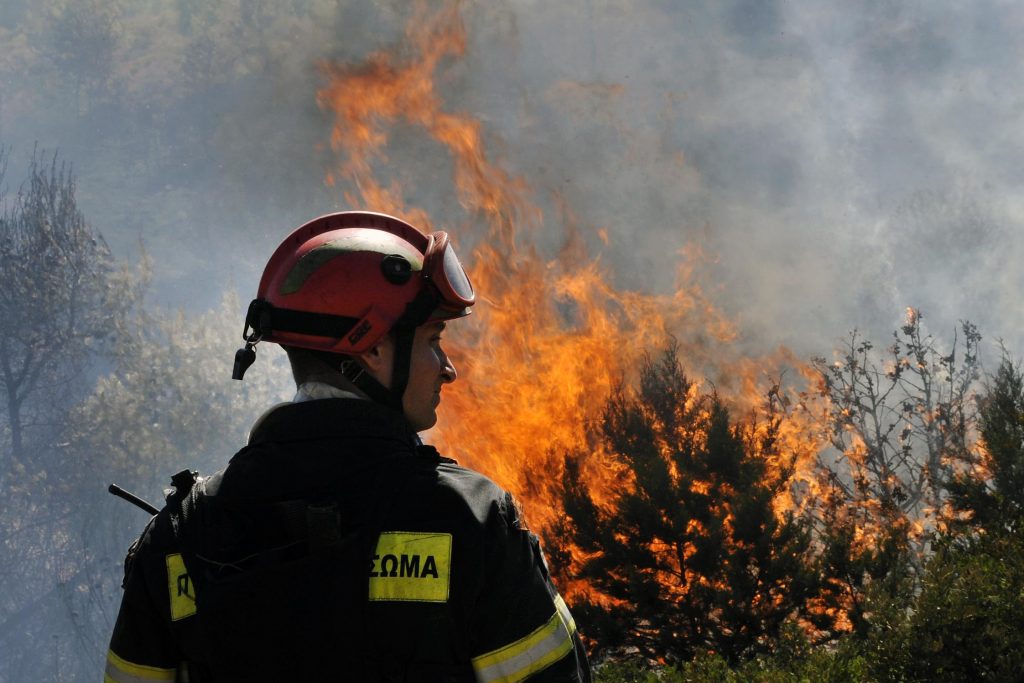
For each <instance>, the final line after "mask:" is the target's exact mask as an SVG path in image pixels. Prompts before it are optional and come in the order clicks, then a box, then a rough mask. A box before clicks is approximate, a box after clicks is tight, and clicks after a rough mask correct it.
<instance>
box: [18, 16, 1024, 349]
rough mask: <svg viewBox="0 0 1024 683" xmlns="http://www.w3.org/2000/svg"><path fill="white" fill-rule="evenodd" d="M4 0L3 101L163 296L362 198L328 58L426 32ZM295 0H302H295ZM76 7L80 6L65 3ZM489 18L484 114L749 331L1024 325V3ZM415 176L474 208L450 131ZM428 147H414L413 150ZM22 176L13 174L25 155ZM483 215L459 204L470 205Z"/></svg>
mask: <svg viewBox="0 0 1024 683" xmlns="http://www.w3.org/2000/svg"><path fill="white" fill-rule="evenodd" d="M44 4H45V3H43V4H35V3H5V8H4V9H3V10H2V13H0V26H2V28H0V31H2V33H0V39H2V40H3V42H4V43H5V45H7V46H8V49H5V53H7V54H6V55H5V57H4V60H3V61H2V62H0V65H2V68H3V79H4V83H5V86H4V88H3V93H4V94H3V96H2V100H0V124H2V126H0V131H2V137H3V141H4V142H5V144H7V145H13V146H14V148H15V150H14V151H15V154H14V156H13V159H14V161H13V162H12V166H14V167H17V163H15V162H16V161H17V159H18V158H19V153H20V154H21V155H22V156H23V155H25V154H27V153H28V152H29V151H30V149H31V147H32V145H33V144H34V143H35V142H37V141H38V143H39V144H40V145H41V146H44V147H47V148H57V149H59V150H60V151H61V153H62V155H63V156H64V157H65V158H67V159H68V160H70V161H72V162H73V163H74V164H75V168H76V172H77V174H78V177H79V186H80V202H81V204H82V206H83V208H84V210H85V212H86V215H87V216H88V218H89V220H90V221H91V222H92V224H93V225H94V226H95V227H96V228H97V229H99V230H100V231H102V232H103V234H104V235H105V236H106V237H107V238H108V240H109V241H111V242H112V243H113V245H114V248H115V250H117V251H118V252H119V253H121V254H123V255H125V256H131V255H133V253H134V252H133V250H134V245H135V243H136V242H137V241H138V240H139V239H140V238H141V240H142V241H143V243H144V244H145V246H146V248H147V249H148V250H149V251H150V253H151V254H152V255H153V257H154V261H155V280H154V287H153V292H154V296H155V297H156V298H157V299H158V300H159V301H161V302H163V303H168V304H172V305H182V306H186V307H206V306H209V305H211V304H213V303H214V302H215V301H216V300H217V299H218V297H219V292H220V290H221V289H223V288H224V287H225V286H227V285H229V284H233V285H234V286H236V287H238V288H240V289H242V290H243V293H244V294H247V293H248V291H249V290H251V289H252V288H253V287H254V285H255V282H256V279H257V278H258V274H259V270H260V268H261V266H262V263H263V260H264V259H265V257H266V254H267V253H269V250H270V249H271V248H272V247H273V245H274V244H275V243H276V241H277V240H278V239H279V237H280V236H281V235H282V234H284V233H285V232H286V231H287V230H288V229H290V228H291V227H293V226H294V225H296V224H298V223H299V222H302V221H303V220H305V219H307V218H309V217H311V216H313V215H316V214H318V213H321V212H325V211H329V210H333V209H336V208H342V207H344V206H345V203H344V200H343V199H342V198H341V196H340V192H339V191H338V190H337V189H331V188H326V187H325V186H324V185H323V177H324V173H325V170H326V169H327V168H328V167H329V166H330V165H331V163H332V156H331V153H330V152H329V150H327V149H325V146H326V143H327V140H328V135H329V126H330V120H329V116H328V115H327V114H325V113H324V112H322V111H320V110H319V109H318V107H317V105H316V102H315V94H316V89H317V87H318V86H320V85H322V84H323V82H324V80H323V76H322V74H321V72H320V71H319V70H318V68H317V66H316V65H317V63H318V62H319V61H321V60H332V61H336V62H342V63H359V62H360V61H362V60H364V59H365V58H366V57H367V55H368V54H369V53H370V52H372V51H373V50H377V49H395V48H397V50H398V52H399V53H400V54H401V53H403V50H405V51H406V52H407V51H408V50H406V48H404V47H403V46H402V42H403V40H404V28H405V24H406V22H407V20H408V18H409V15H410V12H411V10H410V9H409V8H408V7H407V4H406V3H398V2H391V3H387V2H380V3H366V2H348V3H342V2H339V3H316V2H293V3H290V5H292V6H289V7H284V5H282V4H278V3H249V2H241V1H238V2H223V3H201V2H200V3H196V2H191V3H185V2H182V3H178V4H177V5H174V4H173V3H146V4H140V3H99V2H94V3H81V4H79V3H73V4H70V5H64V4H62V3H57V4H55V5H54V7H53V8H51V7H48V6H47V7H44V6H43V5H44ZM285 4H288V3H285ZM58 7H59V8H62V9H59V11H58V9H55V8H58ZM462 14H463V17H464V19H465V21H466V23H467V28H468V36H469V44H468V47H467V50H466V54H465V56H464V57H462V58H461V59H453V60H449V61H448V62H446V63H444V64H443V65H442V67H441V70H440V72H439V74H438V83H439V85H440V87H441V89H442V92H443V93H444V95H445V97H446V102H447V107H448V108H449V109H450V110H452V111H459V112H466V113H470V114H472V115H474V116H478V117H479V118H480V119H481V121H482V122H483V125H484V127H485V131H486V135H487V139H488V140H489V141H490V153H491V156H492V158H493V157H494V156H497V155H501V156H503V157H504V158H506V159H507V166H508V168H509V170H510V171H511V172H513V173H515V174H518V175H521V176H523V177H525V178H526V179H527V180H528V181H529V182H530V183H531V185H532V187H533V188H534V190H535V192H536V197H537V202H538V203H540V204H541V205H542V206H544V207H545V208H546V209H547V212H546V216H547V218H546V225H547V226H549V227H550V233H551V236H550V238H549V239H550V240H551V242H552V243H553V244H554V243H556V242H557V235H558V230H559V219H558V217H557V216H556V211H555V209H554V208H553V207H554V204H553V202H552V200H551V197H552V194H553V193H557V194H558V195H559V196H561V197H562V198H563V199H564V200H565V201H566V203H567V205H568V206H569V207H570V209H571V210H572V211H573V212H574V213H575V214H576V216H577V217H578V219H579V222H580V223H581V224H582V225H583V226H591V227H594V228H598V227H604V228H607V229H608V231H609V234H610V236H611V243H610V245H609V246H608V247H607V248H604V249H600V245H599V244H598V242H597V241H596V240H594V245H595V250H601V251H603V255H602V259H603V261H604V262H605V263H610V264H612V265H613V267H614V270H615V273H616V277H617V278H618V281H619V284H620V285H621V286H627V287H633V288H642V289H658V290H664V289H667V288H669V287H671V286H672V285H673V278H674V273H675V269H676V266H677V265H678V261H679V259H680V258H681V257H680V255H679V253H678V250H679V249H680V248H681V247H682V246H683V245H684V244H687V243H697V244H700V245H701V246H702V247H703V249H704V251H705V253H706V254H707V255H708V256H709V257H710V258H711V259H712V260H713V261H714V265H713V266H711V267H709V268H706V269H705V270H706V273H707V281H706V282H705V283H704V285H705V287H706V288H707V289H709V290H710V291H712V292H714V293H715V297H716V299H717V301H718V302H719V304H720V305H721V306H723V307H724V308H725V309H726V310H727V311H729V312H730V314H731V315H733V316H734V317H735V319H736V320H737V322H738V323H739V327H740V329H741V332H742V333H743V335H744V339H745V341H746V343H747V344H749V345H750V347H751V348H752V349H757V348H772V347H774V346H776V345H777V344H779V343H785V344H788V345H790V346H791V347H793V348H794V349H795V350H796V351H797V352H798V353H802V354H807V353H822V352H827V349H828V348H829V347H830V346H831V345H832V341H833V340H834V339H835V338H836V337H839V336H841V335H842V334H843V333H844V332H845V331H846V330H848V329H850V328H853V327H859V328H861V329H864V330H868V331H870V332H871V333H873V334H876V335H881V334H884V333H885V331H886V330H889V329H891V328H892V327H893V326H894V325H895V324H896V323H897V322H898V321H899V319H900V317H901V316H902V312H903V309H904V308H905V307H906V306H917V307H921V308H922V309H924V313H925V316H926V320H928V322H929V326H930V327H931V328H932V329H933V331H936V332H942V333H944V332H945V331H946V330H948V329H950V328H951V326H952V325H953V324H954V323H955V322H956V320H957V319H959V318H969V319H971V320H973V321H975V322H977V323H979V325H980V326H981V328H982V331H983V332H984V333H985V334H986V335H987V336H988V337H989V338H990V339H991V338H995V337H1001V338H1004V339H1006V340H1007V342H1008V343H1009V345H1010V346H1011V348H1012V347H1015V346H1016V347H1019V346H1020V345H1021V342H1024V318H1022V315H1021V313H1020V311H1019V310H1018V308H1017V307H1016V306H1015V305H1014V304H1015V299H1016V297H1015V293H1016V292H1017V291H1019V289H1020V285H1021V279H1022V277H1024V276H1022V274H1021V272H1020V270H1019V269H1017V268H1015V264H1016V263H1017V262H1018V261H1019V259H1020V256H1021V237H1020V235H1021V230H1020V216H1021V207H1020V203H1019V199H1018V198H1017V197H1016V196H1015V193H1014V192H1013V191H1012V189H1013V188H1015V187H1017V186H1019V180H1020V178H1019V176H1020V164H1019V163H1018V162H1017V159H1019V156H1020V155H1019V153H1018V152H1019V148H1020V145H1021V134H1020V130H1021V127H1020V125H1019V124H1020V117H1019V110H1020V104H1021V96H1022V95H1021V91H1020V89H1019V87H1017V84H1016V82H1015V77H1014V72H1015V69H1014V68H1013V66H1014V65H1016V64H1019V63H1020V59H1021V56H1022V55H1021V50H1022V45H1021V43H1020V41H1019V39H1018V36H1019V30H1020V25H1021V20H1022V16H1024V11H1022V10H1021V9H1020V8H1017V7H1015V6H1013V5H1007V4H1005V3H971V4H970V5H969V6H965V5H962V4H960V3H935V2H920V3H911V4H908V3H905V2H899V3H896V2H876V3H869V4H868V5H850V4H847V3H829V4H826V5H823V4H822V3H792V2H785V3H783V2H760V1H759V2H726V3H664V2H654V1H648V2H633V3H605V2H595V1H584V0H574V1H569V2H560V3H539V2H506V3H498V4H495V3H479V4H466V5H464V7H463V11H462ZM390 147H391V152H390V159H391V161H392V166H391V167H388V168H384V169H382V175H383V176H384V177H401V178H402V179H403V181H405V184H406V187H407V191H408V194H409V196H410V197H411V200H412V201H413V202H414V203H417V204H419V205H423V206H426V207H428V208H430V209H431V210H432V211H433V212H434V215H436V216H437V218H438V221H439V222H442V223H443V222H445V221H446V212H447V213H456V212H454V211H451V210H450V207H452V206H453V203H452V202H451V191H450V188H448V187H446V183H445V182H441V183H438V182H436V179H437V178H439V177H441V178H443V177H444V175H445V174H446V173H447V168H448V167H447V162H446V159H445V157H444V155H443V153H442V152H441V151H440V150H439V149H437V148H435V147H431V146H430V145H428V144H426V143H424V141H423V140H422V139H421V137H420V136H418V135H417V133H416V131H405V132H404V134H403V132H402V131H398V133H397V134H396V135H395V137H394V138H393V139H392V141H391V145H390ZM399 165H401V166H402V168H401V169H398V166H399ZM10 175H11V176H14V175H16V174H15V173H11V174H10ZM459 220H462V217H460V216H457V215H455V216H453V218H452V220H451V222H453V223H456V222H458V221H459Z"/></svg>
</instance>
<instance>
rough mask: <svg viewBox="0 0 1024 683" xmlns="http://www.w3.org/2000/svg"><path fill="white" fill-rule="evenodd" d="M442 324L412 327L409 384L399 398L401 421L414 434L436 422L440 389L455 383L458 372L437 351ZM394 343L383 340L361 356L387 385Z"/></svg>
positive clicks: (446, 356) (445, 356) (439, 351)
mask: <svg viewBox="0 0 1024 683" xmlns="http://www.w3.org/2000/svg"><path fill="white" fill-rule="evenodd" d="M444 328H445V324H444V323H443V322H432V323H427V324H426V325H421V326H420V327H418V328H416V336H415V337H413V342H412V357H411V359H410V362H409V384H408V385H407V386H406V388H405V394H403V396H402V408H403V409H404V412H405V418H406V419H407V420H408V421H409V424H410V425H412V427H413V429H415V430H416V431H417V432H420V431H423V430H425V429H430V428H431V427H433V426H434V423H436V422H437V406H438V404H440V403H441V387H443V386H444V385H445V384H450V383H452V382H454V381H455V378H456V377H457V376H458V373H456V371H455V366H453V365H452V362H451V361H450V360H449V359H448V355H447V354H446V353H445V352H444V349H443V348H441V334H442V333H443V332H444ZM394 350H395V349H394V342H393V341H392V340H391V338H390V336H389V337H386V338H385V340H383V341H382V342H381V343H380V344H379V345H378V346H376V347H375V348H374V349H372V350H371V351H370V352H369V353H368V354H366V355H365V356H363V360H364V365H365V366H366V367H367V369H368V371H369V372H370V373H371V374H372V375H374V377H375V378H376V379H377V380H378V381H379V382H381V383H382V384H384V385H385V386H390V383H391V370H392V367H393V365H394Z"/></svg>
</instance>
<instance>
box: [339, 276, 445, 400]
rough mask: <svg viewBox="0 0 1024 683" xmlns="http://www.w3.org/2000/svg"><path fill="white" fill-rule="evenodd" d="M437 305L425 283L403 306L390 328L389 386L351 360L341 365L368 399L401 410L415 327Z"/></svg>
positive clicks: (428, 315) (342, 370) (432, 291)
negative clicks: (403, 309) (391, 361)
mask: <svg viewBox="0 0 1024 683" xmlns="http://www.w3.org/2000/svg"><path fill="white" fill-rule="evenodd" d="M436 307H437V295H436V294H435V293H434V288H433V287H432V286H429V285H428V286H425V287H424V288H423V289H422V290H420V293H419V294H417V295H416V298H415V299H413V300H412V301H411V302H409V304H408V305H407V306H406V307H405V311H404V312H403V313H402V316H401V317H400V318H399V319H398V322H397V323H395V326H394V327H393V328H392V332H393V334H394V340H395V353H394V356H393V363H392V367H391V388H390V389H389V388H388V387H386V386H384V385H383V384H382V383H381V382H379V381H377V379H375V378H374V377H373V376H371V375H370V373H368V372H366V370H365V369H364V368H363V367H362V366H361V365H360V364H359V363H357V362H355V361H354V360H346V361H345V362H343V363H342V364H341V368H340V370H341V374H342V376H344V377H345V379H347V380H348V381H349V382H351V383H352V384H354V385H355V386H356V388H358V389H359V390H360V391H362V392H363V393H364V394H366V395H367V396H369V397H370V399H371V400H373V401H376V402H377V403H380V404H381V405H385V406H387V407H389V408H391V409H392V410H396V411H398V412H399V413H403V412H404V408H403V406H402V397H403V396H404V395H405V389H406V387H407V386H409V371H410V369H411V366H412V343H413V340H414V339H415V337H416V328H417V327H419V326H420V325H422V324H423V323H425V322H427V320H428V319H429V318H430V314H431V313H433V312H434V309H435V308H436Z"/></svg>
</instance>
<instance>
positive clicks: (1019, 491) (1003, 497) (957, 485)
mask: <svg viewBox="0 0 1024 683" xmlns="http://www.w3.org/2000/svg"><path fill="white" fill-rule="evenodd" d="M980 404H981V417H980V426H981V438H982V441H983V442H984V446H985V450H986V452H987V455H988V462H987V465H988V469H989V470H990V475H991V476H990V478H989V477H983V476H979V474H978V471H977V466H978V464H979V463H977V462H976V461H974V460H971V461H970V462H969V465H970V467H969V469H968V470H967V471H965V472H964V473H962V474H961V475H959V476H957V477H956V478H955V479H954V480H953V481H952V482H950V483H949V484H948V486H947V488H948V489H949V492H950V495H951V502H952V505H953V509H954V510H955V511H956V512H958V513H962V514H963V515H964V516H965V517H966V522H967V524H968V526H969V527H973V528H976V529H983V530H987V531H990V532H997V531H1004V530H1005V531H1009V532H1015V531H1020V530H1021V529H1022V528H1024V375H1022V374H1021V369H1020V366H1019V365H1016V364H1014V363H1013V362H1012V361H1011V360H1010V359H1009V358H1007V357H1004V358H1003V361H1002V363H1001V364H1000V366H999V369H998V370H997V371H996V374H995V375H994V376H993V377H992V379H991V382H990V384H989V387H988V391H987V392H986V394H985V396H984V397H983V398H982V399H981V401H980Z"/></svg>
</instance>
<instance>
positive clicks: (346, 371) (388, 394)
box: [339, 358, 402, 412]
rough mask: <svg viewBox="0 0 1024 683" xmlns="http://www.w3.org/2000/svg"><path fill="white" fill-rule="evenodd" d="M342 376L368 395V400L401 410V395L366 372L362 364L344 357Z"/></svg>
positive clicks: (341, 368)
mask: <svg viewBox="0 0 1024 683" xmlns="http://www.w3.org/2000/svg"><path fill="white" fill-rule="evenodd" d="M339 369H340V370H341V374H342V376H343V377H344V378H345V379H347V380H348V381H349V382H351V383H352V384H353V385H355V387H356V388H357V389H359V390H360V391H361V392H363V393H364V394H366V395H367V396H369V397H370V400H372V401H375V402H376V403H380V404H381V405H385V406H387V407H389V408H392V409H393V410H397V411H398V412H402V395H401V394H397V396H396V394H395V393H394V392H393V391H391V390H390V389H388V388H387V387H386V386H384V385H383V384H381V383H380V382H378V381H377V380H376V379H374V378H373V376H372V375H370V373H368V372H366V370H365V369H364V368H363V366H362V365H360V364H359V363H357V362H356V361H355V360H352V359H349V358H347V359H345V360H344V361H343V362H342V364H341V367H340V368H339Z"/></svg>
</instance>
